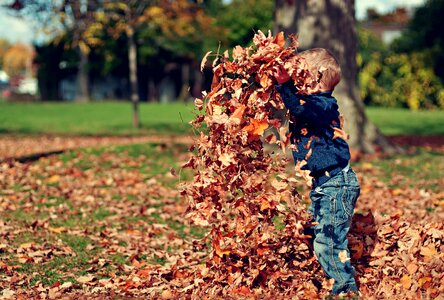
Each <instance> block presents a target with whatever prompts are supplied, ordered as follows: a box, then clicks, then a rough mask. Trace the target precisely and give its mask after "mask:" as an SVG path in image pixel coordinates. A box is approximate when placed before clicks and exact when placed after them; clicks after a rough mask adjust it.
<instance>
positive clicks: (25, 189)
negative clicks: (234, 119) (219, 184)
mask: <svg viewBox="0 0 444 300" xmlns="http://www.w3.org/2000/svg"><path fill="white" fill-rule="evenodd" d="M188 158H189V155H188V153H187V148H186V147H185V146H182V145H178V144H172V143H166V144H164V143H163V144H143V145H131V146H111V147H105V148H99V149H93V148H89V149H81V150H71V151H68V152H65V153H63V154H60V155H52V156H49V157H45V158H41V159H39V160H37V161H34V162H28V163H18V162H12V161H8V162H4V163H2V164H0V216H1V217H0V298H13V299H14V298H17V299H28V298H30V297H35V298H39V297H40V298H42V299H44V298H50V299H58V298H61V297H67V298H79V297H80V298H82V297H85V298H94V297H97V298H100V297H103V298H113V297H114V298H118V297H122V296H123V297H125V298H128V297H141V298H155V297H162V298H165V299H168V298H171V299H176V298H187V297H191V296H190V293H191V292H192V289H193V287H194V285H193V284H196V278H190V276H189V274H191V270H193V269H196V268H201V269H202V270H204V269H205V268H204V264H205V257H206V253H207V250H208V249H205V243H201V242H196V241H195V240H196V239H200V238H202V237H203V236H204V234H205V231H204V230H202V229H200V228H195V227H191V226H189V224H188V222H187V220H185V218H184V214H185V209H186V203H184V202H183V200H182V199H181V197H180V195H179V192H178V189H177V188H176V186H177V183H178V182H179V180H182V181H187V180H190V178H191V176H190V174H189V173H188V171H187V172H185V171H180V169H179V166H180V165H181V164H183V163H184V162H185V161H187V160H188ZM172 168H173V170H172ZM355 169H356V170H357V173H358V176H359V178H360V181H361V184H362V196H361V198H360V200H359V202H358V207H357V211H358V212H361V213H363V215H360V216H358V217H357V218H356V222H355V225H356V226H355V228H354V230H353V231H354V232H353V233H352V235H351V238H350V239H351V240H350V243H351V247H352V254H353V257H352V259H353V260H354V263H355V265H356V267H357V271H358V281H359V282H360V285H361V290H362V292H363V295H364V296H363V298H364V299H371V298H374V299H381V298H388V297H390V295H392V294H395V295H398V296H399V295H402V294H403V291H406V293H407V291H408V295H412V294H415V293H416V295H417V297H418V298H421V297H423V298H439V297H442V296H443V293H444V290H443V287H444V282H443V280H444V279H443V275H442V274H443V273H444V268H443V261H444V258H443V251H444V249H443V247H444V246H443V244H442V240H443V238H444V236H443V229H444V228H443V225H442V220H443V218H444V192H443V191H444V177H443V176H442V174H444V151H443V149H442V146H441V147H436V145H435V146H434V147H429V148H410V149H409V150H408V153H406V154H405V155H402V156H397V157H394V158H386V159H383V158H362V159H361V161H360V162H358V163H356V164H355ZM300 193H301V194H302V195H305V194H306V193H307V190H306V189H305V188H304V187H302V185H301V187H300ZM305 199H307V198H306V197H305ZM369 210H371V211H372V215H373V216H374V217H372V216H371V215H368V214H367V212H368V211H369ZM310 263H311V265H312V266H316V264H315V263H313V262H310ZM317 274H319V276H317V277H316V278H314V279H313V281H312V282H308V283H307V284H312V285H313V287H314V288H316V289H317V288H319V293H314V295H325V291H326V290H325V287H324V288H322V287H321V286H319V285H320V284H321V281H320V280H321V278H322V273H321V271H320V270H319V271H318V273H317ZM197 282H198V281H197ZM240 292H241V291H240ZM240 294H241V293H240ZM233 297H234V298H236V297H237V296H235V295H233ZM251 297H253V296H251ZM409 297H410V296H409ZM409 297H406V298H409ZM247 298H248V297H247ZM392 298H396V297H393V296H392Z"/></svg>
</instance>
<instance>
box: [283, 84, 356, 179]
mask: <svg viewBox="0 0 444 300" xmlns="http://www.w3.org/2000/svg"><path fill="white" fill-rule="evenodd" d="M276 88H277V90H278V92H279V93H280V94H281V97H282V100H283V101H284V103H285V106H286V107H287V109H288V110H289V111H290V124H289V130H290V132H291V137H290V139H291V142H292V143H293V144H294V145H295V146H296V149H295V150H294V151H293V157H294V160H295V163H296V161H303V160H305V161H306V162H307V164H306V165H305V166H304V167H302V169H303V170H309V171H310V175H311V176H312V177H313V187H316V186H318V185H321V184H323V183H324V182H326V181H327V180H328V179H329V178H330V177H332V176H334V175H335V174H337V173H338V172H340V171H341V170H342V169H343V168H345V167H346V166H347V164H348V163H349V160H350V150H349V147H348V144H347V142H346V141H345V140H343V139H342V138H339V137H337V138H334V129H333V128H334V127H336V128H340V120H339V111H338V104H337V102H336V99H335V98H334V97H333V96H332V92H321V93H316V94H312V95H302V94H297V93H296V92H297V91H296V88H295V87H294V86H293V84H291V82H287V83H286V84H284V85H277V87H276ZM310 149H311V151H310Z"/></svg>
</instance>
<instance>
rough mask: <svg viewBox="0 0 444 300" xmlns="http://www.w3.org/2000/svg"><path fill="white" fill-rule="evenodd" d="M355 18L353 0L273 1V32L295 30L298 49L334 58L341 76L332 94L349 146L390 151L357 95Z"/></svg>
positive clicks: (391, 150) (365, 149)
mask: <svg viewBox="0 0 444 300" xmlns="http://www.w3.org/2000/svg"><path fill="white" fill-rule="evenodd" d="M355 21H356V20H355V4H354V0H316V1H314V0H275V10H274V32H275V33H277V32H280V31H283V32H284V33H285V34H286V35H288V34H291V33H297V34H298V35H299V45H300V50H306V49H309V48H315V47H321V48H326V49H329V50H330V51H331V52H332V53H333V54H334V55H335V56H336V58H337V59H338V61H339V64H340V65H341V69H342V79H341V82H340V83H339V85H338V86H337V87H336V89H335V91H334V96H335V97H336V98H337V99H338V102H339V106H340V110H341V113H342V114H343V115H344V119H345V130H346V131H347V132H348V133H349V135H350V137H351V138H350V141H349V143H350V146H351V147H352V148H353V149H355V150H356V151H359V152H364V153H373V152H374V151H375V146H376V147H378V148H380V149H381V150H383V151H385V152H387V153H393V152H395V151H396V148H395V147H394V146H392V145H391V144H390V143H389V142H388V140H387V139H386V138H385V137H384V136H383V135H382V134H381V133H380V131H379V130H378V128H377V127H376V126H375V125H373V123H372V122H371V121H370V120H369V119H368V118H367V116H366V114H365V107H364V104H363V102H362V100H361V99H360V97H359V92H358V85H357V74H358V66H357V63H356V54H357V47H358V41H357V34H356V24H355V23H356V22H355Z"/></svg>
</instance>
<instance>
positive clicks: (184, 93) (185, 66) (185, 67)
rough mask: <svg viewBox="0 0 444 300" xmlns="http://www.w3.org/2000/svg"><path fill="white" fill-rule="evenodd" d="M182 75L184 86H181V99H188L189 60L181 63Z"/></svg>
mask: <svg viewBox="0 0 444 300" xmlns="http://www.w3.org/2000/svg"><path fill="white" fill-rule="evenodd" d="M181 75H182V76H181V77H182V78H181V80H182V87H181V88H180V93H179V99H180V100H182V101H187V100H188V98H190V64H189V63H188V62H186V63H182V64H181Z"/></svg>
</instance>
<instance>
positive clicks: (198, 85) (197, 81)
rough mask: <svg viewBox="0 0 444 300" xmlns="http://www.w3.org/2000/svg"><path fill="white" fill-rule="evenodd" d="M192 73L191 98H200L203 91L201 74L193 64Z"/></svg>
mask: <svg viewBox="0 0 444 300" xmlns="http://www.w3.org/2000/svg"><path fill="white" fill-rule="evenodd" d="M193 71H194V85H193V92H192V96H193V97H198V98H200V97H202V91H203V80H204V77H203V73H202V72H201V71H200V69H199V67H197V66H196V64H193Z"/></svg>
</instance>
